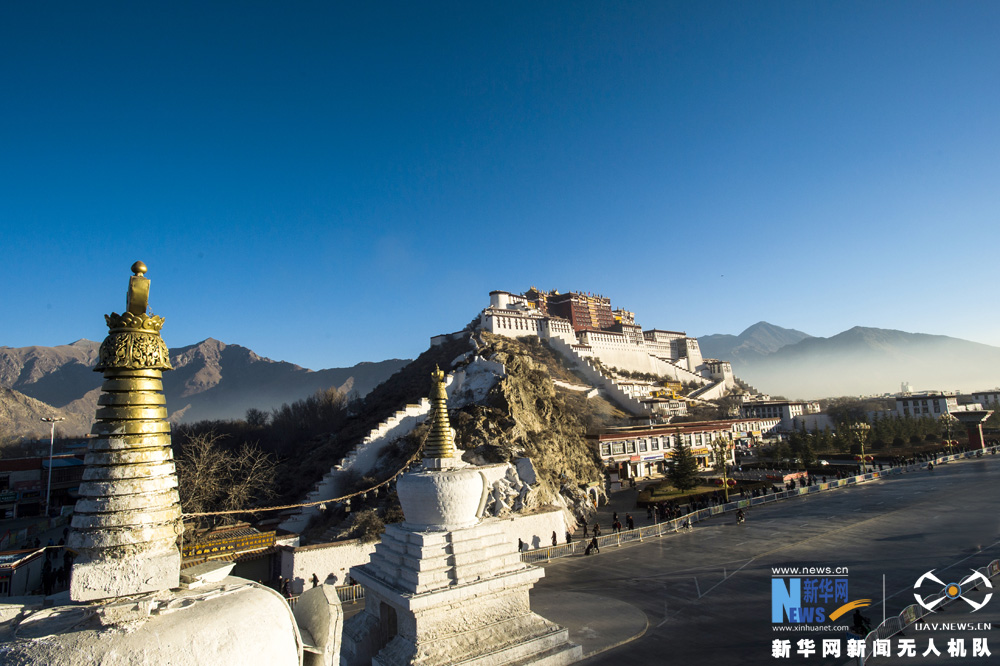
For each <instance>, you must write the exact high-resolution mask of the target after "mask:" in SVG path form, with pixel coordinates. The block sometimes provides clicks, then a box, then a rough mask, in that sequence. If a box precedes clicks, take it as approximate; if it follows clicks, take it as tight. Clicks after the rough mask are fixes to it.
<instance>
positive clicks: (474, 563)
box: [341, 369, 582, 666]
mask: <svg viewBox="0 0 1000 666" xmlns="http://www.w3.org/2000/svg"><path fill="white" fill-rule="evenodd" d="M432 380H433V383H432V386H431V402H432V406H431V409H432V411H431V414H430V418H429V420H430V433H429V434H428V437H427V440H426V441H425V442H424V449H423V462H422V465H421V467H419V468H417V469H414V470H412V471H410V472H407V473H406V474H404V475H402V476H401V477H400V478H399V480H398V481H397V483H396V490H397V492H398V494H399V502H400V504H401V505H402V508H403V516H404V522H402V523H397V524H391V525H387V526H386V529H385V533H384V534H383V535H382V541H381V543H379V544H378V545H377V546H376V547H375V553H373V554H372V556H371V561H370V562H369V564H366V565H364V566H361V567H353V568H352V569H351V577H352V578H354V580H356V581H357V582H358V583H360V584H361V585H362V586H363V587H364V588H365V609H364V611H363V612H362V613H359V614H358V615H356V616H355V617H353V618H351V619H350V620H348V621H347V622H346V623H345V625H344V645H343V650H342V652H341V663H342V664H344V665H345V666H361V665H362V664H364V665H365V666H367V665H368V664H375V665H377V666H403V665H404V664H405V665H407V666H417V665H419V666H444V665H446V664H456V663H463V664H464V663H469V664H477V665H478V666H499V665H500V664H526V663H532V662H534V661H538V662H540V663H545V664H547V665H549V666H560V665H561V664H570V663H572V662H574V661H577V660H579V659H580V657H581V652H582V651H581V648H580V646H579V645H575V644H573V643H571V642H570V641H569V637H568V633H567V631H566V629H564V628H562V627H560V626H558V625H556V624H554V623H553V622H550V621H548V620H546V619H545V618H543V617H541V616H539V615H538V614H536V613H533V612H532V610H531V604H530V600H529V591H530V590H531V587H532V586H533V585H534V584H535V582H536V581H537V580H538V579H540V578H541V577H542V576H544V575H545V573H544V571H543V570H542V569H540V568H538V567H534V566H531V565H527V564H524V563H523V562H521V558H520V555H519V554H518V552H517V546H516V541H517V536H515V535H514V534H512V533H510V531H509V530H510V528H511V526H512V525H513V523H511V521H508V520H500V519H496V518H488V519H485V520H482V516H483V511H484V509H485V506H486V501H487V498H488V492H489V489H490V485H489V483H488V482H487V476H486V474H484V472H483V469H484V468H478V467H475V466H472V465H469V464H467V463H465V462H463V461H462V459H461V457H460V456H459V455H458V451H457V450H456V449H455V443H454V435H453V433H452V430H451V424H450V422H449V419H448V397H447V393H446V390H445V379H444V373H443V372H441V370H440V369H438V370H435V372H434V373H433V374H432Z"/></svg>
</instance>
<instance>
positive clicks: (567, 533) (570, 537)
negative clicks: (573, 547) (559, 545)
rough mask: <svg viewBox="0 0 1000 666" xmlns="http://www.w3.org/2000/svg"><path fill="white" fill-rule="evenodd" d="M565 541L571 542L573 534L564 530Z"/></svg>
mask: <svg viewBox="0 0 1000 666" xmlns="http://www.w3.org/2000/svg"><path fill="white" fill-rule="evenodd" d="M566 543H573V535H572V534H570V533H569V532H566Z"/></svg>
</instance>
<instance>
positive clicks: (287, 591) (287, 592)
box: [281, 578, 292, 599]
mask: <svg viewBox="0 0 1000 666" xmlns="http://www.w3.org/2000/svg"><path fill="white" fill-rule="evenodd" d="M289 582H290V581H289V580H288V579H287V578H286V579H285V582H284V583H282V584H281V596H283V597H285V598H286V599H291V598H292V589H291V588H290V587H289V586H288V584H289Z"/></svg>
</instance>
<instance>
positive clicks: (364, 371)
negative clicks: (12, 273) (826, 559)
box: [0, 338, 407, 435]
mask: <svg viewBox="0 0 1000 666" xmlns="http://www.w3.org/2000/svg"><path fill="white" fill-rule="evenodd" d="M99 347H100V343H97V342H93V341H91V340H78V341H77V342H74V343H73V344H70V345H61V346H58V347H17V348H15V347H0V387H3V388H6V389H10V390H11V391H13V392H12V393H4V394H3V395H2V396H0V410H4V411H6V412H7V413H9V414H10V415H11V417H10V420H8V421H5V422H4V428H6V429H7V430H9V431H13V432H15V433H17V434H19V435H32V434H34V433H35V432H36V431H37V427H36V423H35V422H33V421H32V419H33V418H34V417H33V414H34V412H33V411H31V410H27V411H26V408H25V409H22V408H21V407H19V405H25V404H28V403H25V401H24V400H22V399H20V398H17V397H16V396H17V395H20V396H22V397H27V398H31V399H33V400H34V401H37V403H38V404H35V403H31V404H32V405H33V407H32V409H35V410H40V411H41V412H44V413H45V415H49V414H54V415H57V416H63V417H64V418H66V419H67V421H66V423H65V424H63V425H62V426H61V427H62V428H63V429H64V430H63V431H64V432H65V433H67V434H82V433H86V432H89V431H90V422H91V419H93V416H94V411H95V409H96V405H97V398H98V396H99V394H100V386H101V375H100V374H99V373H96V372H93V367H94V365H95V363H96V360H97V350H98V349H99ZM170 360H171V363H173V365H174V370H173V371H171V372H167V373H164V376H163V389H164V393H165V394H166V398H167V408H168V410H169V413H170V419H171V420H172V421H173V422H176V423H180V422H191V421H198V420H205V419H235V418H242V417H243V416H244V415H245V413H246V410H247V409H248V408H250V407H255V408H258V409H261V410H265V411H268V410H270V409H273V408H275V407H278V406H280V405H281V404H283V403H288V402H292V401H295V400H299V399H301V398H304V397H306V396H309V395H312V394H313V393H315V392H316V391H318V390H321V389H326V388H330V387H335V388H338V389H340V390H342V391H345V392H351V391H354V392H356V393H357V394H358V395H364V394H366V393H368V392H369V391H371V390H372V389H373V388H375V386H377V385H378V384H380V383H381V382H382V381H384V380H385V379H386V378H387V377H388V376H389V375H391V374H392V373H393V372H395V371H396V370H398V369H399V368H401V367H402V366H404V365H405V364H406V363H407V361H405V360H399V359H391V360H387V361H380V362H378V363H359V364H357V365H355V366H353V367H350V368H331V369H327V370H319V371H313V370H308V369H306V368H302V367H300V366H298V365H295V364H293V363H286V362H283V361H272V360H271V359H268V358H264V357H262V356H258V355H257V354H255V353H254V352H253V351H251V350H249V349H247V348H245V347H241V346H239V345H227V344H225V343H223V342H220V341H218V340H214V339H211V338H209V339H208V340H205V341H203V342H200V343H198V344H197V345H191V346H188V347H180V348H176V349H171V350H170ZM8 403H9V404H8ZM18 414H21V415H23V416H17V415H18ZM74 428H79V430H74Z"/></svg>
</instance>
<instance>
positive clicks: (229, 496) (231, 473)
mask: <svg viewBox="0 0 1000 666" xmlns="http://www.w3.org/2000/svg"><path fill="white" fill-rule="evenodd" d="M222 439H223V436H221V435H217V434H216V433H215V432H214V431H210V432H205V433H199V434H197V435H193V436H192V437H190V438H189V439H187V440H186V441H185V442H184V444H183V446H182V447H181V453H180V455H179V456H178V457H177V476H178V491H179V493H180V498H181V507H182V508H183V510H184V511H185V512H186V513H201V512H208V511H234V510H237V509H244V508H246V509H251V508H252V507H253V506H254V505H255V504H257V503H259V502H260V501H261V500H264V499H267V498H270V497H274V495H275V492H274V473H275V468H276V464H275V462H274V460H272V458H271V457H270V456H269V455H267V454H266V453H264V452H263V451H262V450H261V449H260V447H259V446H257V445H256V444H243V445H242V446H240V448H239V449H237V450H236V451H231V450H228V449H226V448H224V447H223V446H222V445H221V444H220V441H221V440H222ZM235 515H237V514H233V515H229V516H222V517H220V518H221V520H220V521H199V522H200V523H202V524H204V523H207V522H212V523H214V522H232V521H233V520H234V519H235Z"/></svg>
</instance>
